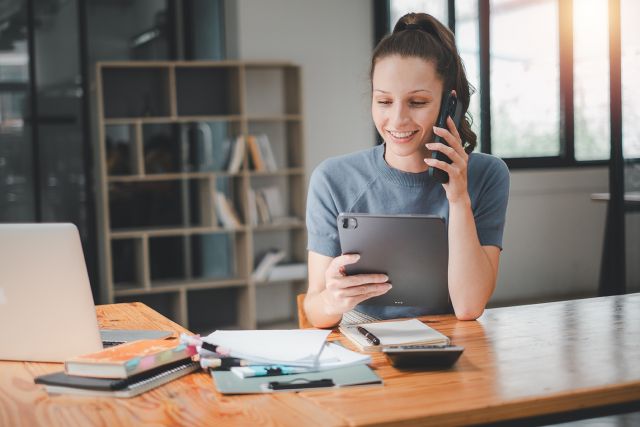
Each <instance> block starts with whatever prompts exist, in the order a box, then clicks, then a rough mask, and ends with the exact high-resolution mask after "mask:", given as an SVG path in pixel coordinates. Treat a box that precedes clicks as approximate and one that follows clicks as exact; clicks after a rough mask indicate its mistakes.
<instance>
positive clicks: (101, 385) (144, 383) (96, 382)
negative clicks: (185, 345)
mask: <svg viewBox="0 0 640 427" xmlns="http://www.w3.org/2000/svg"><path fill="white" fill-rule="evenodd" d="M199 368H200V365H199V364H198V363H197V362H193V361H192V360H191V359H190V358H189V359H183V360H179V361H177V362H174V363H170V364H167V365H163V366H160V367H157V368H155V369H152V370H150V371H147V372H143V373H141V374H138V375H134V376H132V377H129V378H126V379H112V378H90V377H79V376H74V375H68V374H66V373H64V372H56V373H53V374H47V375H41V376H39V377H36V378H35V380H34V381H35V383H36V384H42V385H44V386H45V390H46V391H47V393H50V394H78V395H85V396H108V397H133V396H137V395H138V394H141V393H144V392H145V391H148V390H151V389H153V388H156V387H159V386H161V385H163V384H166V383H168V382H170V381H173V380H175V379H177V378H180V377H183V376H185V375H187V374H189V373H191V372H194V371H196V370H198V369H199Z"/></svg>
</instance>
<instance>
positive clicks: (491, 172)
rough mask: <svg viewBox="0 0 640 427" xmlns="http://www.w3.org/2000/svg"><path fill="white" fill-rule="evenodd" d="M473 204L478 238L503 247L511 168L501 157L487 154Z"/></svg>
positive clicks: (483, 242)
mask: <svg viewBox="0 0 640 427" xmlns="http://www.w3.org/2000/svg"><path fill="white" fill-rule="evenodd" d="M487 158H488V159H490V160H491V161H490V162H487V164H486V165H484V166H485V167H483V168H482V169H483V170H482V176H481V179H480V181H481V182H482V184H481V185H480V186H479V188H478V189H477V191H478V194H477V197H476V201H475V203H474V206H473V216H474V219H475V222H476V229H477V231H478V240H480V244H481V245H483V246H486V245H493V246H497V247H499V248H500V249H502V237H503V234H504V225H505V220H506V214H507V204H508V202H509V180H510V179H509V169H508V167H507V165H506V164H505V163H504V161H502V160H501V159H499V158H497V157H493V156H487Z"/></svg>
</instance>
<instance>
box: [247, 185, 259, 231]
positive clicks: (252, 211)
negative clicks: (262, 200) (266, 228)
mask: <svg viewBox="0 0 640 427" xmlns="http://www.w3.org/2000/svg"><path fill="white" fill-rule="evenodd" d="M247 212H248V217H249V224H250V225H254V226H255V225H258V220H259V218H258V205H257V204H256V192H255V191H254V190H253V189H252V188H250V189H249V191H248V192H247Z"/></svg>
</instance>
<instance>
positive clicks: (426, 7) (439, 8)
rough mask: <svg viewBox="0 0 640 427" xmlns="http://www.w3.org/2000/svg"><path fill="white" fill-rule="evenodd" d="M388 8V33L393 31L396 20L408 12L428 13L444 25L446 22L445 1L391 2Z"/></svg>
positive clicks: (400, 0)
mask: <svg viewBox="0 0 640 427" xmlns="http://www.w3.org/2000/svg"><path fill="white" fill-rule="evenodd" d="M390 6H391V13H390V18H391V25H390V26H389V29H390V31H393V26H394V25H396V22H398V19H400V18H402V16H403V15H406V14H407V13H409V12H416V13H417V12H423V13H428V14H429V15H432V16H433V17H434V18H436V19H437V20H438V21H440V22H442V23H443V24H444V25H447V22H448V21H447V20H448V16H449V15H448V13H447V0H391V2H390Z"/></svg>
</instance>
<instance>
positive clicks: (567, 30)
mask: <svg viewBox="0 0 640 427" xmlns="http://www.w3.org/2000/svg"><path fill="white" fill-rule="evenodd" d="M618 1H619V2H620V7H621V17H620V19H621V43H622V60H621V61H622V64H621V67H622V120H623V123H622V128H623V139H622V140H623V142H624V147H623V149H624V154H625V157H626V158H630V157H633V158H637V157H640V136H639V135H640V101H638V99H640V83H638V81H637V79H636V78H635V75H634V74H635V70H638V69H640V32H638V31H637V26H636V25H635V22H634V19H635V17H637V16H638V15H640V4H637V2H636V1H634V0H580V1H564V0H464V1H455V0H448V1H444V0H442V1H437V0H431V1H427V0H424V1H418V0H390V1H389V2H388V5H389V7H388V9H387V10H388V13H387V16H388V18H389V21H388V23H386V25H387V26H388V27H389V28H393V25H394V24H395V22H396V21H397V19H398V18H399V17H400V16H402V15H403V14H404V13H406V12H410V11H413V12H427V13H430V14H432V15H434V16H435V17H436V18H438V19H439V20H440V21H441V22H443V23H448V24H449V26H450V27H451V28H452V29H453V30H454V31H455V33H456V41H457V44H458V50H459V51H460V55H461V56H462V60H463V62H464V64H465V68H466V70H467V77H468V79H469V82H470V83H471V84H472V85H473V86H474V87H475V89H476V94H475V95H473V96H472V97H471V105H470V106H469V113H470V114H471V116H472V117H473V119H474V123H473V129H474V131H475V132H476V133H477V134H478V135H479V136H480V137H481V139H482V141H481V142H482V144H481V146H482V149H483V151H487V152H491V153H493V154H496V155H498V156H501V157H503V158H504V159H505V160H506V161H507V163H508V164H509V166H510V167H552V166H578V165H594V164H604V163H605V162H607V161H608V160H609V155H610V143H611V139H612V136H611V128H612V126H613V125H615V123H613V122H612V121H616V120H618V121H617V123H618V125H619V119H617V118H615V117H611V116H610V111H611V106H612V105H614V106H615V105H616V104H615V103H616V102H620V100H615V99H613V98H612V95H611V93H610V60H611V58H614V56H612V54H611V53H610V52H609V43H610V41H609V10H610V7H611V4H610V3H612V2H618ZM383 3H385V2H383V1H377V2H376V4H377V5H378V6H376V7H377V11H379V10H384V8H383V7H382V6H381V5H382V4H383ZM612 10H613V9H612ZM452 15H453V16H455V19H454V20H453V21H454V22H452V19H451V18H450V17H451V16H452ZM613 18H614V20H613V22H617V21H616V20H617V19H618V17H616V16H614V17H613ZM377 34H379V33H377ZM614 60H615V59H614ZM612 78H615V79H617V78H618V76H613V77H612ZM483 86H484V89H486V90H487V92H488V93H484V90H483ZM612 102H614V104H612ZM480 131H482V132H480Z"/></svg>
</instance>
